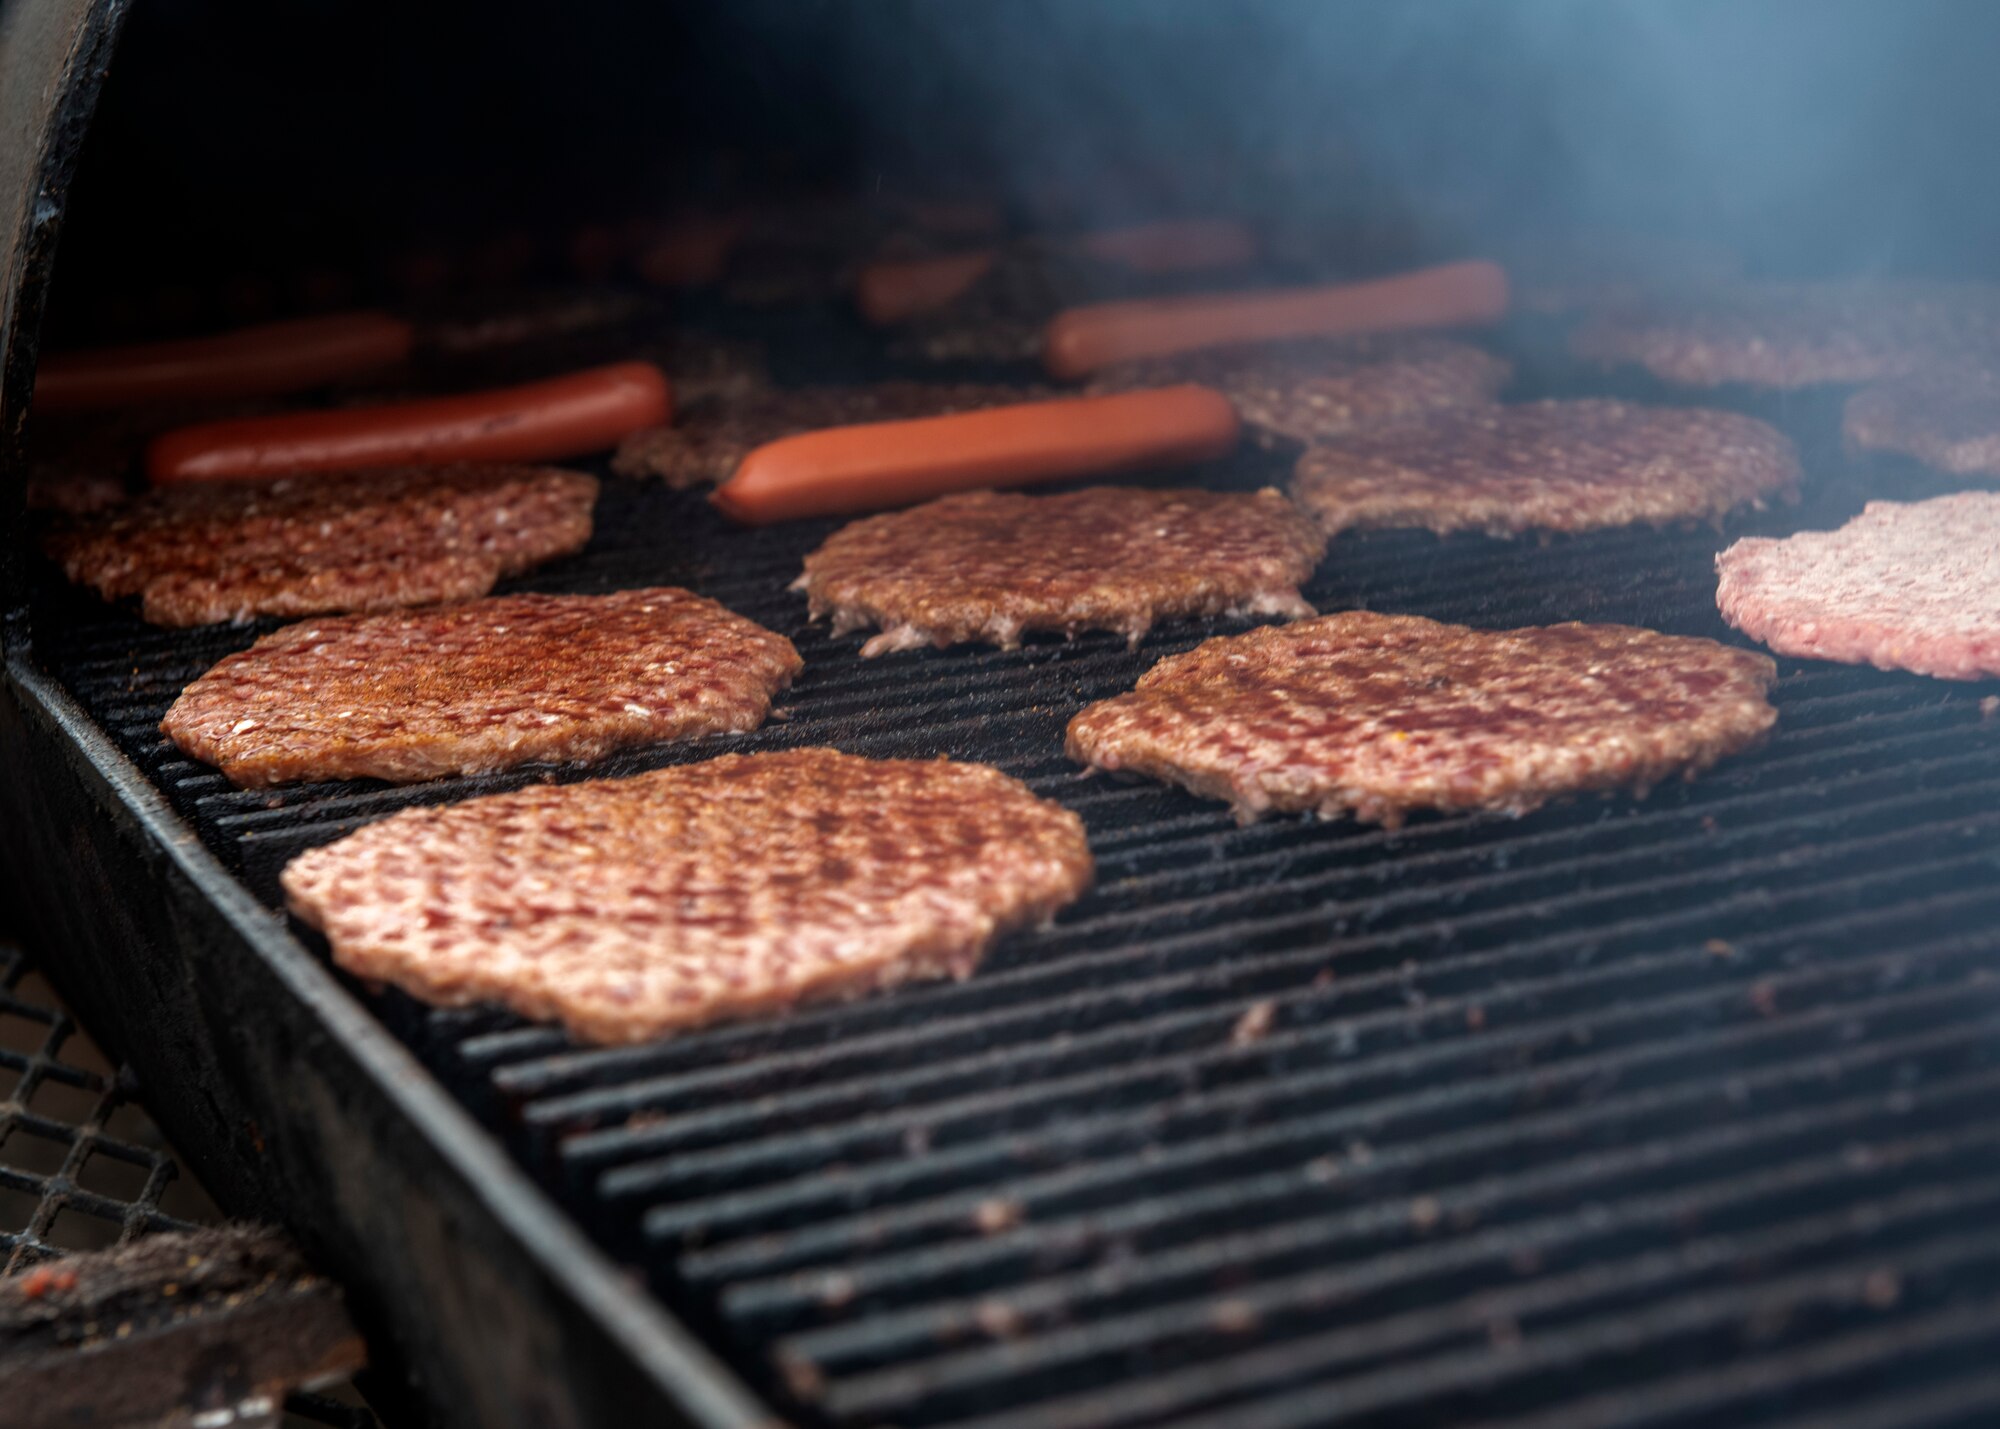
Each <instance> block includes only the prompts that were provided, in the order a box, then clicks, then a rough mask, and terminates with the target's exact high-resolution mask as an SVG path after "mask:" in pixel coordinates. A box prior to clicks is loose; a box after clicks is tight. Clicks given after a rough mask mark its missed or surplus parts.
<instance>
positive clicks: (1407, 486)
mask: <svg viewBox="0 0 2000 1429" xmlns="http://www.w3.org/2000/svg"><path fill="white" fill-rule="evenodd" d="M1798 482H1799V460H1798V455H1797V453H1796V452H1794V451H1793V450H1792V444H1791V442H1789V441H1788V440H1786V438H1785V437H1784V435H1783V434H1782V433H1780V432H1779V431H1778V430H1777V428H1775V427H1772V426H1770V425H1768V424H1766V423H1764V422H1760V421H1757V420H1756V419H1754V418H1751V417H1744V416H1739V415H1738V414H1736V413H1734V412H1712V411H1706V410H1703V409H1701V408H1691V407H1644V406H1637V405H1634V404H1632V403H1627V402H1611V401H1603V400H1599V399H1596V398H1590V399H1585V400H1581V401H1549V402H1530V403H1525V404H1523V405H1521V406H1510V407H1469V408H1462V409H1455V410H1451V411H1445V412H1438V413H1435V414H1433V415H1432V416H1431V417H1429V418H1428V419H1426V420H1425V421H1422V422H1416V423H1407V424H1399V425H1397V426H1392V427H1376V428H1371V429H1368V430H1366V431H1361V432H1356V433H1353V434H1352V435H1349V436H1345V437H1336V438H1333V439H1332V440H1329V441H1325V442H1321V443H1318V444H1316V445H1314V446H1312V447H1309V448H1308V449H1307V450H1306V453H1305V455H1304V456H1303V457H1301V458H1300V459H1299V464H1298V466H1297V468H1296V470H1295V473H1294V476H1293V479H1292V495H1293V497H1294V499H1296V500H1297V501H1298V503H1299V504H1300V505H1301V506H1303V507H1305V509H1306V510H1308V511H1310V512H1312V514H1313V515H1314V516H1316V517H1317V518H1318V519H1319V523H1320V526H1321V527H1322V528H1323V529H1324V530H1325V531H1326V532H1327V533H1328V534H1329V535H1330V534H1332V533H1334V532H1337V531H1344V530H1347V529H1348V528H1350V527H1361V528H1366V527H1383V526H1417V527H1423V528H1425V529H1428V530H1431V531H1436V532H1439V533H1444V532H1449V531H1484V532H1486V533H1487V534H1488V535H1492V536H1515V535H1519V534H1520V533H1521V532H1523V531H1531V530H1543V531H1593V530H1598V529H1601V528H1603V527H1607V526H1630V525H1636V524H1646V525H1653V526H1661V525H1667V524H1670V523H1673V522H1676V521H1713V520H1717V519H1719V518H1720V517H1721V516H1722V515H1723V514H1724V513H1726V512H1729V511H1733V510H1735V509H1736V508H1737V507H1739V506H1756V507H1762V506H1763V505H1764V504H1765V502H1766V501H1767V500H1769V499H1770V498H1772V497H1783V498H1785V499H1788V500H1789V499H1791V498H1792V497H1793V496H1794V495H1795V494H1796V492H1797V489H1798Z"/></svg>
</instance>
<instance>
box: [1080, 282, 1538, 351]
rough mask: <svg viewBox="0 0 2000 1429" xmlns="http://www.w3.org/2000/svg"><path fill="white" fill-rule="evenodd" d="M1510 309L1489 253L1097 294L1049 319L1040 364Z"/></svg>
mask: <svg viewBox="0 0 2000 1429" xmlns="http://www.w3.org/2000/svg"><path fill="white" fill-rule="evenodd" d="M1506 311H1507V275H1506V274H1505V273H1504V272H1502V271H1501V269H1500V268H1499V267H1498V265H1496V264H1493V263H1485V262H1473V263H1449V264H1446V265H1445V266H1443V267H1440V268H1425V269H1421V270H1419V271H1417V272H1414V273H1402V274H1398V275H1397V276H1395V277H1393V278H1377V279H1375V280H1373V281H1372V282H1366V283H1342V284H1336V285H1331V286H1325V287H1312V288H1276V289H1272V290H1270V291H1267V292H1246V293H1214V294H1199V295H1195V296H1189V297H1172V298H1141V299H1136V300H1134V301H1131V302H1121V303H1096V304H1093V305H1091V306H1089V307H1081V308H1071V309H1070V310H1069V311H1068V312H1065V313H1058V314H1057V315H1056V316H1055V318H1054V319H1053V320H1051V322H1050V323H1049V326H1048V329H1047V331H1046V332H1045V334H1044V335H1043V339H1042V364H1043V366H1045V367H1046V368H1047V369H1048V370H1049V372H1050V373H1051V374H1052V375H1054V376H1056V377H1063V378H1074V377H1082V376H1084V375H1085V374H1086V373H1090V372H1095V371H1096V370H1097V369H1098V368H1100V367H1108V366H1111V365H1112V364H1114V363H1119V362H1130V361H1133V360H1134V359H1137V358H1142V357H1166V356H1170V355H1172V354H1173V353H1177V352H1191V351H1194V350H1196V349H1199V348H1205V347H1226V346H1230V345H1232V344H1236V343H1250V342H1271V341H1277V340H1281V339H1285V338H1297V337H1332V336H1336V335H1338V334H1341V333H1358V332H1380V331H1385V330H1388V329H1392V328H1419V327H1451V326H1455V325H1457V324H1460V323H1477V322H1491V321H1493V320H1494V319H1496V318H1499V317H1501V316H1502V315H1503V314H1505V312H1506Z"/></svg>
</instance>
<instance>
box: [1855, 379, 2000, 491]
mask: <svg viewBox="0 0 2000 1429" xmlns="http://www.w3.org/2000/svg"><path fill="white" fill-rule="evenodd" d="M1840 430H1841V435H1842V436H1844V437H1845V438H1846V439H1847V442H1848V444H1849V445H1851V446H1854V447H1857V448H1860V449H1862V450H1864V451H1886V452H1900V453H1902V454H1903V455H1905V456H1910V457H1914V458H1916V460H1918V461H1920V462H1922V463H1923V464H1924V465H1926V466H1931V467H1935V468H1937V469H1938V470H1939V471H1948V472H1952V473H1954V474H1956V475H1959V476H1973V475H1978V476H1992V477H2000V374H1995V373H1993V372H1988V371H1983V370H1981V369H1978V368H1970V369H1952V368H1941V369H1938V370H1935V371H1927V372H1922V373H1917V374H1915V375H1912V376H1909V377H1896V378H1891V379H1889V380H1888V381H1885V382H1877V383H1875V384H1874V385H1872V386H1869V387H1864V388H1862V389H1861V390H1860V391H1859V392H1856V393H1855V394H1854V395H1853V396H1852V397H1849V398H1848V399H1847V405H1846V407H1845V409H1844V410H1843V411H1842V414H1841V426H1840Z"/></svg>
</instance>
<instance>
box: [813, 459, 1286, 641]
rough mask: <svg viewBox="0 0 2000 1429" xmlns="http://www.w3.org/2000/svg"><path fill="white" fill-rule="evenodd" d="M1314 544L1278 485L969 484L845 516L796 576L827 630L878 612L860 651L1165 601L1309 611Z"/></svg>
mask: <svg viewBox="0 0 2000 1429" xmlns="http://www.w3.org/2000/svg"><path fill="white" fill-rule="evenodd" d="M1325 550H1326V542H1325V540H1324V539H1323V538H1322V537H1321V536H1320V535H1319V533H1318V532H1317V531H1315V530H1314V529H1313V525H1312V522H1311V521H1309V520H1307V519H1306V518H1305V517H1304V516H1303V515H1301V514H1300V513H1299V511H1298V510H1297V508H1295V507H1294V506H1293V505H1292V504H1291V503H1290V502H1289V501H1287V500H1285V498H1284V497H1283V496H1282V495H1280V494H1279V493H1278V492H1275V491H1268V490H1267V491H1259V492H1255V493H1250V494H1237V493H1224V492H1214V491H1154V490H1146V489H1142V488H1138V487H1125V486H1099V487H1092V488H1090V489H1089V490H1085V491H1073V492H1067V493H1063V494H1061V495H1055V496H1028V495H1023V494H1021V493H1019V492H1000V491H974V492H967V493H965V494H963V495H959V496H947V497H943V498H941V499H939V500H937V501H931V502H927V503H926V504H924V505H922V506H918V507H915V508H913V509H911V510H908V511H898V512H893V513H891V514H889V515H886V516H870V517H868V518H867V519H865V520H861V521H856V522H854V523H853V524H852V525H849V526H844V527H842V528H841V529H840V530H838V531H836V532H834V534H833V535H832V536H830V537H829V538H828V539H827V541H826V544H825V545H823V546H821V547H820V548H819V549H818V550H817V551H814V552H813V553H812V554H811V555H809V556H807V557H806V561H805V574H804V575H803V576H801V577H800V578H799V580H798V582H797V583H796V584H795V585H794V587H793V589H795V590H803V591H804V592H805V593H806V599H807V601H808V602H809V603H810V608H811V611H812V615H813V618H814V619H818V618H819V617H821V616H824V615H831V616H832V617H833V622H834V633H835V634H837V635H838V634H845V633H846V632H848V631H850V630H859V629H862V628H864V627H866V626H870V625H874V626H879V627H881V631H882V633H881V634H879V635H877V636H875V637H874V638H873V639H871V640H869V641H868V643H867V644H865V645H863V646H862V647H861V653H862V654H863V655H880V654H882V653H884V652H886V651H890V650H907V649H913V648H915V647H918V646H922V645H939V646H944V645H956V644H961V643H964V642H967V641H986V642H990V643H992V644H995V645H1000V646H1003V647H1007V648H1010V649H1011V648H1012V647H1013V646H1015V645H1018V644H1019V643H1020V640H1021V635H1022V632H1024V631H1028V630H1061V631H1065V632H1067V633H1071V634H1074V633H1075V632H1077V631H1079V630H1115V631H1118V632H1120V633H1122V634H1124V635H1125V636H1127V637H1129V638H1130V639H1131V640H1132V641H1133V642H1134V643H1136V642H1137V641H1138V639H1139V637H1140V636H1142V635H1144V634H1145V633H1146V631H1147V630H1149V629H1151V628H1152V625H1153V622H1154V621H1156V620H1159V619H1161V618H1163V617H1171V616H1192V615H1223V614H1245V613H1248V614H1256V615H1284V616H1300V615H1311V614H1312V607H1311V606H1309V605H1307V604H1306V603H1305V601H1304V600H1303V599H1301V598H1300V596H1299V590H1298V587H1299V582H1300V581H1302V580H1304V579H1305V578H1306V577H1307V576H1308V575H1310V574H1312V569H1313V567H1314V566H1316V565H1318V564H1319V558H1320V556H1321V555H1322V554H1323V553H1324V552H1325Z"/></svg>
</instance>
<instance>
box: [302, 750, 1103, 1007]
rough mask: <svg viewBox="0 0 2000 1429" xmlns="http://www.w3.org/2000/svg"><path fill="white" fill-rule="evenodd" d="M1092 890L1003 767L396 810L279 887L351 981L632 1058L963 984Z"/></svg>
mask: <svg viewBox="0 0 2000 1429" xmlns="http://www.w3.org/2000/svg"><path fill="white" fill-rule="evenodd" d="M1091 871H1092V870H1091V858H1090V849H1089V847H1088V845H1087V844H1086V843H1085V840H1084V832H1083V823H1082V821H1081V820H1080V819H1078V818H1077V816H1076V815H1075V814H1072V813H1070V812H1069V811H1068V810H1067V809H1064V808H1062V807H1061V806H1059V805H1057V804H1053V803H1050V802H1048V801H1046V800H1044V799H1039V798H1037V797H1036V796H1035V795H1033V794H1032V793H1030V792H1029V791H1028V790H1027V789H1026V788H1025V787H1024V786H1022V785H1021V784H1019V783H1017V782H1015V781H1014V780H1012V779H1010V778H1008V777H1007V776H1006V775H1004V774H1002V773H1000V772H999V771H998V770H996V769H991V768H988V767H987V766H985V765H982V764H956V763H952V762H949V761H946V760H941V759H940V760H907V759H905V760H872V759H859V758H856V757H854V756H852V755H847V754H841V753H838V752H836V751H834V750H831V749H802V750H795V751H791V752H788V753H783V754H756V755H727V756H724V757H722V758H719V759H712V760H709V761H707V762H706V763H702V764H690V765H683V766H681V767H678V768H672V769H661V770H657V771H655V772H653V773H650V774H641V775H639V776H637V777H635V778H631V779H599V780H593V781H590V782H588V783H582V784H570V785H561V786H552V785H534V786H531V787H529V788H526V789H521V790H518V791H515V792H513V793H508V794H498V795H494V796H493V797H491V798H485V799H472V800H468V801H466V802H465V803H462V804H454V805H450V806H447V807H444V808H425V809H407V810H405V811H403V812H402V813H399V814H395V815H393V816H391V817H390V818H387V819H384V820H382V821H381V822H380V823H376V824H371V825H369V826H368V827H367V828H364V829H362V830H361V831H360V832H358V833H354V834H350V835H349V836H348V837H346V838H344V839H342V840H340V841H339V842H337V843H334V844H329V845H328V846H326V847H324V848H319V849H314V850H312V851H311V852H308V853H304V854H301V855H300V856H299V857H298V858H296V859H294V860H292V862H291V864H290V865H289V866H288V867H287V868H286V869H285V872H284V876H283V881H284V887H285V892H286V894H287V896H288V898H289V900H290V906H291V909H292V911H293V912H294V913H296V914H297V915H298V916H299V917H300V918H301V919H303V920H304V921H306V922H307V923H310V924H311V925H313V926H314V927H316V928H319V929H320V930H321V931H323V932H324V933H325V934H326V937H327V941H328V942H329V943H330V944H331V945H332V948H333V957H334V961H335V962H337V963H339V964H340V966H342V967H343V968H346V969H347V970H348V971H350V972H352V973H354V974H356V975H357V976H360V977H364V978H374V979H379V980H381V981H384V982H391V983H394V984H396V985H397V986H398V987H401V988H403V989H405V990H406V991H408V992H410V993H411V994H413V995H414V996H416V997H419V998H422V999H423V1000H424V1001H426V1002H432V1003H438V1004H442V1005H446V1006H456V1005H461V1004H466V1003H477V1002H499V1003H504V1004H505V1005H507V1006H508V1007H511V1008H513V1009H514V1010H515V1011H517V1012H520V1013H522V1014H524V1015H526V1016H529V1017H536V1018H551V1019H554V1020H557V1021H560V1022H561V1023H562V1024H563V1025H564V1026H565V1027H567V1028H568V1029H569V1030H570V1031H571V1032H572V1033H573V1034H574V1035H576V1036H577V1037H579V1038H582V1039H585V1040H587V1041H592V1042H635V1041H639V1040H641V1039H644V1038H648V1037H657V1036H660V1035H661V1034H663V1033H669V1032H674V1031H679V1030H684V1029H691V1028H696V1027H701V1026H705V1025H707V1024H709V1023H714V1022H721V1021H727V1020H733V1019H738V1018H745V1017H755V1016H760V1015H766V1014H772V1013H780V1012H784V1011H786V1010H787V1009H789V1008H791V1007H793V1006H795V1005H797V1004H799V1003H803V1002H812V1001H821V1000H828V999H841V998H850V997H858V996H861V995H863V994H865V993H869V992H873V991H875V990H877V989H879V988H886V987H891V986H894V985H896V984H898V983H902V982H905V981H909V980H911V979H916V978H935V977H946V976H949V977H957V978H964V977H968V976H970V975H971V973H972V971H973V969H974V967H975V966H976V965H977V964H978V962H979V960H980V958H981V956H982V955H983V954H984V953H985V951H986V950H987V948H989V947H990V946H991V945H992V944H993V943H994V941H995V940H997V939H998V938H999V937H1000V936H1001V935H1002V934H1004V933H1006V932H1007V931H1009V930H1010V929H1013V928H1017V927H1020V926H1022V925H1024V924H1029V923H1034V922H1039V921H1042V920H1045V919H1047V918H1049V917H1051V916H1052V915H1053V914H1054V913H1055V912H1056V910H1057V909H1059V908H1061V907H1063V906H1064V905H1065V904H1067V903H1069V902H1071V901H1072V900H1073V899H1075V898H1076V897H1077V896H1078V895H1080V894H1081V893H1082V892H1083V891H1084V889H1085V888H1087V887H1089V885H1090V880H1091Z"/></svg>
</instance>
